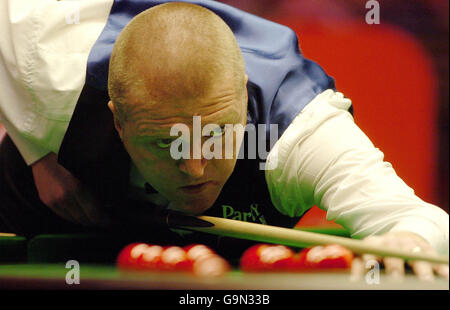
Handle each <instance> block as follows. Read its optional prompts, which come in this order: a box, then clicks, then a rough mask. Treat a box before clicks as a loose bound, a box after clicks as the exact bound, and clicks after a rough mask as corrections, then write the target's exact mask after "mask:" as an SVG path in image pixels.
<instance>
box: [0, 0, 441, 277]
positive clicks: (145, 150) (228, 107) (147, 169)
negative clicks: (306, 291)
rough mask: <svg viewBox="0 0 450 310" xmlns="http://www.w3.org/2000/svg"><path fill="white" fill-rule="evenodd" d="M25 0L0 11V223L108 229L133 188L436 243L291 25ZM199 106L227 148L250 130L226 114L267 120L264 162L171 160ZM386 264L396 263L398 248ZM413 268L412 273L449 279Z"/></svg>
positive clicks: (226, 15) (409, 245)
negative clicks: (74, 13)
mask: <svg viewBox="0 0 450 310" xmlns="http://www.w3.org/2000/svg"><path fill="white" fill-rule="evenodd" d="M25 2H26V1H20V0H15V1H4V2H3V3H2V4H1V6H2V7H1V8H0V11H1V12H2V13H1V14H2V15H3V16H2V19H1V22H2V27H1V29H2V33H1V38H2V39H1V41H0V42H1V43H0V48H1V55H2V58H1V60H0V79H1V81H2V83H1V87H2V90H1V94H0V96H1V97H0V99H1V100H0V116H1V118H0V121H1V122H2V123H3V124H4V125H5V127H6V129H7V132H8V136H7V137H6V138H5V139H4V141H3V142H2V146H1V149H0V161H1V164H0V167H1V168H0V169H1V170H0V178H1V186H2V187H1V188H0V199H1V200H2V205H1V209H0V231H10V232H16V233H18V234H24V235H31V234H38V233H44V232H62V231H77V230H78V229H80V227H92V226H93V227H103V226H105V227H110V226H113V225H114V221H117V220H120V217H119V218H118V217H117V216H116V217H115V218H113V220H112V221H113V222H112V223H111V222H110V220H109V217H110V215H111V214H110V213H111V212H110V211H111V210H112V208H117V206H118V205H119V206H122V207H123V206H126V210H121V211H122V212H124V213H127V212H129V213H131V212H133V211H132V207H131V206H129V205H127V204H126V201H127V199H128V198H129V197H132V198H133V199H136V200H140V201H142V200H144V201H146V202H147V203H148V204H146V206H147V207H148V208H152V207H154V208H157V207H161V208H169V209H173V210H177V211H181V212H185V213H188V214H194V215H198V214H210V215H215V216H224V217H230V218H239V219H241V220H244V221H245V220H247V221H255V222H258V223H262V224H272V225H279V226H285V227H293V225H294V224H295V223H296V221H298V219H299V217H300V216H301V215H302V214H304V213H305V212H306V211H307V210H308V209H309V208H310V207H311V206H313V205H314V204H316V205H318V206H319V207H320V208H322V209H325V210H326V211H327V214H328V218H329V219H334V220H335V221H336V222H337V223H340V224H342V225H343V226H344V227H345V228H346V229H347V230H348V231H349V232H350V233H351V234H352V237H357V238H366V239H365V240H366V241H367V242H371V243H375V244H378V245H381V246H383V245H384V246H394V247H396V248H402V249H404V250H409V251H413V252H414V251H423V252H427V253H433V252H438V253H440V254H447V255H448V215H447V214H446V213H445V212H444V211H442V210H441V209H440V208H438V207H436V206H433V205H431V204H428V203H426V202H424V201H422V200H421V199H419V198H418V197H417V196H415V195H414V192H413V190H412V189H411V188H409V187H408V186H407V185H406V184H405V183H404V182H403V181H402V180H401V179H400V178H399V177H398V176H397V175H396V174H395V171H394V170H393V168H392V167H391V166H390V165H389V164H388V163H386V162H384V161H383V154H382V153H381V152H380V151H379V150H378V149H376V148H375V147H374V146H373V144H372V143H371V142H370V140H369V139H368V138H367V137H366V136H365V135H364V133H363V132H362V131H361V130H360V129H359V128H358V127H357V126H356V124H355V123H354V121H353V118H352V116H351V113H349V110H350V109H351V101H350V100H349V99H347V98H345V97H344V96H343V94H341V93H339V92H336V89H335V88H334V81H333V80H332V79H331V78H330V77H329V76H327V75H326V74H325V72H323V70H322V69H321V68H320V67H319V66H318V65H317V64H315V63H313V62H311V61H309V60H306V59H305V58H303V56H302V55H301V54H300V52H299V51H298V44H297V40H296V37H295V35H294V34H293V33H292V31H290V30H288V29H287V28H285V27H282V26H280V25H276V24H273V23H271V22H268V21H265V20H262V19H260V18H257V17H255V16H252V15H250V14H246V13H244V12H242V11H239V10H236V9H234V8H231V7H229V6H225V5H223V4H220V3H216V2H213V1H190V2H193V3H196V4H200V5H201V6H198V5H193V4H188V3H167V4H162V5H158V6H155V5H157V4H160V3H161V2H164V1H138V0H135V1H129V2H128V3H125V2H122V1H111V0H108V1H107V0H102V1H98V2H89V3H82V4H79V6H80V7H79V9H80V12H79V13H80V16H81V17H82V20H81V21H80V22H79V24H78V23H76V22H75V23H68V22H67V18H66V19H65V18H64V13H62V11H61V10H62V9H64V7H63V4H61V3H56V2H55V1H44V0H42V1H33V4H31V3H30V2H27V3H26V5H24V3H25ZM153 6H154V7H153ZM149 7H153V8H151V9H148V10H145V9H147V8H149ZM214 13H215V14H214ZM64 20H65V22H64V23H61V21H64ZM125 25H126V27H125ZM103 27H104V28H103ZM119 34H120V35H119ZM86 64H87V69H86ZM83 83H84V84H83ZM108 109H109V111H108ZM105 112H108V114H106V113H105ZM195 117H200V119H201V124H202V126H206V125H211V124H215V125H217V126H216V128H215V129H214V130H211V135H210V136H211V137H213V138H216V139H219V141H221V143H223V144H225V143H226V142H227V141H226V140H227V139H231V140H232V141H240V140H241V139H242V138H243V139H244V141H247V139H248V135H247V136H246V137H242V136H239V133H238V132H235V131H234V130H233V131H232V133H231V135H230V134H228V135H227V132H226V130H227V126H226V125H227V124H229V125H233V126H238V125H241V126H245V125H246V124H255V125H256V124H265V125H271V124H277V125H278V127H277V128H278V133H279V136H278V137H277V138H278V139H277V142H276V144H275V145H274V146H273V147H272V149H271V151H270V153H269V155H268V157H267V162H266V163H267V164H268V166H266V167H268V169H266V170H261V169H260V168H261V166H260V165H259V164H260V162H259V161H258V160H254V159H253V158H249V157H248V154H247V157H245V158H244V159H239V160H237V154H238V151H239V150H238V148H236V149H233V156H232V158H212V159H207V158H206V156H205V154H203V153H202V154H201V156H200V157H195V156H193V154H192V152H194V150H193V149H194V147H191V151H192V152H188V155H191V156H187V157H183V158H181V159H174V157H173V156H172V155H173V154H172V152H171V150H173V149H172V148H171V146H172V144H173V143H175V141H176V138H177V137H176V136H173V135H171V134H170V132H171V128H173V127H174V126H175V125H177V124H184V125H185V126H186V127H187V128H188V129H190V132H192V131H193V130H194V131H195V129H194V126H195V124H194V123H195V119H196V118H195ZM69 120H70V123H69ZM114 128H115V131H113V130H114ZM267 136H271V133H270V134H269V132H267ZM211 137H204V138H205V139H206V138H211ZM193 138H194V143H195V137H193ZM205 139H202V140H201V143H204V142H206V141H205ZM259 142H261V141H259ZM249 145H251V143H250V144H249ZM244 151H245V150H244ZM57 154H58V155H57ZM259 159H264V158H259ZM27 165H28V166H29V167H28V166H27ZM269 168H270V169H269ZM141 211H142V210H141ZM124 216H125V215H124ZM372 258H373V257H371V256H369V255H365V256H363V259H366V260H367V259H372ZM384 264H385V268H386V271H387V273H389V274H392V275H397V276H401V275H402V274H403V273H404V262H403V261H402V260H401V259H397V258H384ZM411 264H412V268H413V270H414V272H415V273H416V274H417V275H418V276H419V277H420V278H422V279H428V280H429V279H432V278H433V277H434V275H433V274H434V272H436V273H438V274H439V275H443V276H447V277H448V266H442V265H439V266H433V265H431V264H428V263H424V262H412V263H411Z"/></svg>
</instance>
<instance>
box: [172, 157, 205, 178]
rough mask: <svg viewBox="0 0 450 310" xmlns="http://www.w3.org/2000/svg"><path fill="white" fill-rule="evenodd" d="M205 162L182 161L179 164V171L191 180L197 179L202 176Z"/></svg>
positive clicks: (198, 160)
mask: <svg viewBox="0 0 450 310" xmlns="http://www.w3.org/2000/svg"><path fill="white" fill-rule="evenodd" d="M206 164H207V160H206V159H205V158H202V159H182V160H181V161H180V164H179V166H178V167H179V169H180V170H181V171H182V172H183V173H185V174H187V175H188V176H190V177H192V178H193V179H199V178H201V177H202V176H203V174H204V172H205V168H206Z"/></svg>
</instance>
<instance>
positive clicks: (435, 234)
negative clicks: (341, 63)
mask: <svg viewBox="0 0 450 310" xmlns="http://www.w3.org/2000/svg"><path fill="white" fill-rule="evenodd" d="M111 6H112V0H96V1H90V0H85V1H54V0H3V1H1V2H0V122H1V123H3V124H4V125H5V127H6V129H7V131H8V134H9V135H10V136H11V138H12V139H13V140H14V142H15V144H16V145H17V147H18V149H19V151H20V153H21V154H22V156H23V158H24V159H25V161H26V162H27V164H32V163H33V162H35V161H36V160H38V159H40V158H42V157H43V156H45V155H46V154H48V153H49V152H54V153H57V152H58V150H59V147H60V145H61V142H62V139H63V137H64V133H65V131H66V129H67V127H68V124H69V121H70V117H71V115H72V113H73V110H74V108H75V105H76V102H77V100H78V97H79V95H80V93H81V90H82V87H83V85H84V78H85V68H86V64H87V58H88V56H89V52H90V50H91V48H92V46H93V45H94V43H95V41H96V40H97V38H98V36H99V35H100V33H101V31H102V29H103V27H104V26H105V24H106V21H107V18H108V14H109V11H110V9H111ZM77 14H78V15H77ZM77 16H78V18H79V23H76V22H77ZM350 104H351V101H350V100H349V99H346V98H344V97H343V95H342V94H340V93H335V92H333V91H332V90H327V91H325V92H324V93H322V94H320V95H318V96H317V97H316V98H315V99H314V100H312V101H311V102H310V103H309V104H308V105H307V106H306V108H305V109H304V110H303V111H302V112H301V113H300V114H299V115H298V116H297V117H296V118H295V120H294V121H293V123H292V124H291V125H290V126H289V127H288V129H287V130H286V131H285V132H284V133H283V135H282V137H281V138H280V139H279V141H278V142H277V143H276V144H275V146H274V148H273V149H272V150H271V152H270V154H269V157H268V161H267V164H268V165H273V167H275V169H273V170H266V179H267V183H268V188H269V191H270V193H271V198H272V202H273V204H274V205H275V207H276V208H277V209H278V210H279V211H280V212H281V213H283V214H287V215H290V216H297V215H301V214H303V213H305V212H306V211H307V210H308V209H309V208H310V207H312V206H313V205H317V206H319V207H320V208H322V209H324V210H326V211H327V218H328V219H329V220H335V221H336V222H337V223H340V224H342V225H343V226H344V227H345V228H347V229H348V230H349V231H350V233H351V234H352V236H353V237H360V238H362V237H365V236H368V235H372V234H381V233H384V232H388V231H412V232H415V233H417V234H419V235H421V236H422V237H423V238H425V239H426V240H428V242H430V244H431V245H432V246H433V247H434V248H435V249H436V250H437V251H438V252H439V253H441V254H448V253H449V240H448V235H449V217H448V214H447V213H445V212H444V211H443V210H442V209H440V208H438V207H437V206H434V205H431V204H428V203H426V202H424V201H422V200H421V199H420V198H418V197H417V196H416V195H415V194H414V191H413V190H412V189H411V188H409V187H408V186H407V185H406V184H405V183H404V182H403V181H402V180H401V179H400V178H399V177H398V176H397V175H396V173H395V171H394V169H393V168H392V166H391V165H390V164H389V163H387V162H384V161H383V153H382V152H381V151H380V150H379V149H377V148H375V147H374V145H373V144H372V143H371V141H370V140H369V139H368V138H367V137H366V135H365V134H364V133H363V132H362V131H361V130H360V129H359V128H358V126H357V125H356V124H355V123H354V121H353V118H352V116H351V115H350V113H348V112H347V109H348V107H349V106H350ZM133 171H134V172H133ZM132 172H133V173H134V176H132V181H133V182H134V183H136V180H137V179H139V176H136V175H135V173H136V171H135V170H132ZM141 183H142V182H141Z"/></svg>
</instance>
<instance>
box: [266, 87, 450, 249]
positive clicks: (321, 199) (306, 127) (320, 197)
mask: <svg viewBox="0 0 450 310" xmlns="http://www.w3.org/2000/svg"><path fill="white" fill-rule="evenodd" d="M350 104H351V101H350V100H349V99H347V98H344V97H343V95H342V94H341V93H336V92H334V91H332V90H327V91H325V92H323V93H322V94H320V95H318V96H317V97H316V98H315V99H314V100H312V101H311V102H310V103H309V104H308V105H307V106H306V107H305V109H304V110H303V111H302V112H301V113H300V114H299V115H298V116H297V117H296V118H295V120H294V121H293V122H292V124H291V125H290V126H289V127H288V129H287V130H286V131H285V132H284V133H283V135H282V136H281V138H280V139H279V140H278V141H277V143H276V144H275V146H274V147H273V149H272V150H271V152H270V153H269V156H268V158H267V165H268V167H272V170H266V180H267V184H268V188H269V191H270V194H271V198H272V201H273V203H274V205H275V207H276V208H277V209H278V210H279V211H280V212H281V213H283V214H286V215H289V216H300V215H302V214H303V213H305V212H306V211H307V210H308V209H309V208H310V207H312V206H313V205H317V206H318V207H319V208H322V209H324V210H326V211H327V219H328V220H335V221H336V222H337V223H339V224H341V225H343V226H344V227H345V228H346V229H348V230H349V232H350V233H351V235H352V237H356V238H363V237H366V236H369V235H373V234H382V233H386V232H388V231H411V232H415V233H417V234H419V235H420V236H422V237H423V238H425V239H426V240H427V241H428V242H429V243H430V244H431V245H432V246H433V247H434V248H435V249H436V250H437V251H438V252H439V253H441V254H448V252H449V239H448V235H449V217H448V214H447V213H446V212H445V211H443V210H442V209H441V208H439V207H437V206H434V205H432V204H429V203H426V202H424V201H423V200H421V199H420V198H419V197H417V196H416V195H415V194H414V191H413V189H411V188H410V187H408V185H406V184H405V182H403V181H402V179H401V178H400V177H399V176H397V174H396V173H395V171H394V169H393V168H392V166H391V164H390V163H388V162H385V161H383V158H384V154H383V153H382V152H381V151H380V150H379V149H377V148H376V147H375V146H374V145H373V144H372V142H371V141H370V140H369V138H368V137H367V136H366V135H365V134H364V133H363V132H362V131H361V129H359V128H358V126H357V125H356V124H355V123H354V121H353V117H352V116H351V114H350V113H349V112H348V111H347V109H348V108H349V106H350Z"/></svg>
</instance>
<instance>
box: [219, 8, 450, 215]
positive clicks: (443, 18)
mask: <svg viewBox="0 0 450 310" xmlns="http://www.w3.org/2000/svg"><path fill="white" fill-rule="evenodd" d="M220 2H223V3H226V4H229V5H232V6H234V7H237V8H239V9H242V10H244V11H247V12H249V13H252V14H254V15H257V16H260V17H263V18H266V19H269V20H272V21H275V22H277V23H281V24H284V25H286V26H289V27H290V28H291V29H293V30H294V31H296V33H297V36H298V37H299V44H300V48H301V50H302V53H303V54H304V55H305V56H306V57H307V58H309V59H312V60H314V61H316V62H318V63H319V64H320V65H321V66H322V67H323V68H324V70H325V71H326V72H327V73H328V74H329V75H331V76H333V77H334V78H335V80H336V87H337V89H338V90H339V91H342V92H343V93H344V95H346V96H347V97H349V98H350V99H352V101H353V105H354V108H355V121H356V123H357V124H358V125H359V126H360V127H361V128H362V129H363V130H364V132H366V133H367V134H368V136H369V137H370V138H371V140H372V141H373V142H374V144H375V145H376V146H377V147H379V148H380V149H381V150H382V151H383V152H384V153H385V160H387V161H389V162H391V163H392V164H393V166H394V168H395V169H396V171H397V173H398V174H399V175H400V176H401V177H402V178H403V180H405V182H406V183H407V184H408V185H410V186H411V187H413V188H414V189H415V191H416V193H417V195H418V196H419V197H421V198H422V199H424V200H426V201H428V202H431V203H434V204H437V205H438V206H440V207H441V208H443V209H444V210H446V211H447V212H448V211H449V143H448V141H449V137H448V134H449V128H448V123H449V109H448V105H449V91H448V85H449V74H448V68H449V40H448V35H449V1H448V0H395V1H394V0H391V1H386V0H380V1H378V3H379V5H380V24H372V25H368V24H367V23H366V21H365V16H366V13H367V12H368V11H369V10H370V8H366V2H367V1H365V0H279V1H273V0H224V1H220Z"/></svg>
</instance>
